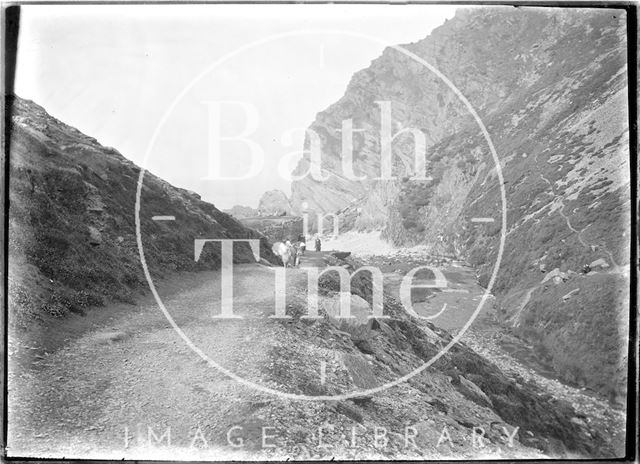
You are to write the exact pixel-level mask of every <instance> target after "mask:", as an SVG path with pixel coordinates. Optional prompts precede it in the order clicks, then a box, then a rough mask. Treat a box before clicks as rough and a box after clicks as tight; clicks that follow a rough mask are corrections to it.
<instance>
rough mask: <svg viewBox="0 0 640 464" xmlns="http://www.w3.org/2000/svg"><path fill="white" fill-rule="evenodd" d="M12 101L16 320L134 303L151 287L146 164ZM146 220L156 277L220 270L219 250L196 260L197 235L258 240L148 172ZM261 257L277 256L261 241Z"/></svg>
mask: <svg viewBox="0 0 640 464" xmlns="http://www.w3.org/2000/svg"><path fill="white" fill-rule="evenodd" d="M8 105H9V108H8V111H10V112H11V114H12V118H11V123H12V125H11V135H10V172H9V176H10V192H9V200H10V209H9V267H10V269H9V302H10V308H11V317H10V322H11V323H12V324H18V325H28V324H29V323H31V322H32V321H33V320H34V318H35V319H42V318H47V317H51V316H54V317H56V316H62V315H64V314H66V313H68V312H80V313H81V312H83V310H84V308H87V307H89V306H96V305H97V306H99V305H102V304H103V303H104V302H105V301H109V300H119V301H130V300H131V299H132V296H133V294H134V293H136V292H138V291H140V290H142V289H144V288H146V286H147V283H146V281H145V279H144V276H143V273H142V267H141V264H140V257H139V254H138V247H137V244H136V235H135V215H134V205H135V199H136V188H137V182H138V178H139V174H140V168H139V167H138V166H136V165H135V164H133V163H132V162H130V161H129V160H127V159H126V158H124V157H123V156H122V155H121V154H120V153H118V152H117V151H116V150H114V149H113V148H109V147H103V146H102V145H100V144H99V143H98V142H97V141H96V140H95V139H93V138H91V137H88V136H86V135H84V134H82V133H80V132H79V131H78V130H76V129H74V128H73V127H70V126H67V125H66V124H64V123H62V122H60V121H58V120H57V119H55V118H53V117H51V116H50V115H49V114H47V112H46V111H45V110H44V109H43V108H41V107H40V106H38V105H36V104H35V103H33V102H30V101H27V100H23V99H21V98H18V97H15V98H12V99H9V100H8ZM154 215H173V216H175V222H174V221H171V222H164V223H163V222H156V221H153V220H152V216H154ZM140 218H141V227H142V236H143V244H144V247H145V255H146V261H147V263H148V265H149V269H150V272H151V274H152V276H153V277H154V278H162V277H164V276H167V275H169V274H170V273H171V272H174V271H185V270H187V271H196V270H200V269H213V268H215V267H217V266H219V263H220V259H219V249H216V248H215V247H214V246H211V247H207V248H206V249H205V252H204V253H203V256H202V258H201V259H200V261H199V262H197V263H196V262H195V261H194V255H193V247H194V241H193V240H194V238H198V237H201V238H260V237H262V236H261V235H259V234H258V233H257V232H254V231H252V230H250V229H247V228H246V227H244V226H243V225H241V224H240V223H239V222H237V221H236V220H235V219H233V218H231V217H230V216H229V215H227V214H224V213H222V212H220V211H219V210H218V209H216V207H215V206H214V205H212V204H209V203H206V202H204V201H202V200H201V199H200V197H199V196H198V195H197V194H195V193H193V192H188V191H186V190H182V189H179V188H176V187H173V186H171V185H170V184H168V183H167V182H164V181H163V180H162V179H160V178H158V177H156V176H154V175H153V174H151V173H146V174H145V176H144V184H143V190H142V198H141V215H140ZM176 224H179V227H176ZM260 253H261V256H262V257H265V258H267V259H273V255H272V254H271V251H270V249H269V246H267V243H266V241H265V240H264V239H263V243H262V247H261V252H260ZM235 258H236V260H237V261H238V262H246V261H252V260H253V256H252V253H251V250H250V249H249V247H248V246H238V248H237V250H235Z"/></svg>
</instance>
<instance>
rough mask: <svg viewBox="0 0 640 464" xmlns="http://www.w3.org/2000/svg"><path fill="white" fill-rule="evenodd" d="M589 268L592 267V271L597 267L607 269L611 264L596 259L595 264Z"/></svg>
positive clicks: (602, 259)
mask: <svg viewBox="0 0 640 464" xmlns="http://www.w3.org/2000/svg"><path fill="white" fill-rule="evenodd" d="M589 267H591V269H595V268H597V267H599V268H601V269H606V268H608V267H609V263H607V262H606V261H605V260H604V258H600V259H596V260H595V261H594V262H592V263H591V264H589Z"/></svg>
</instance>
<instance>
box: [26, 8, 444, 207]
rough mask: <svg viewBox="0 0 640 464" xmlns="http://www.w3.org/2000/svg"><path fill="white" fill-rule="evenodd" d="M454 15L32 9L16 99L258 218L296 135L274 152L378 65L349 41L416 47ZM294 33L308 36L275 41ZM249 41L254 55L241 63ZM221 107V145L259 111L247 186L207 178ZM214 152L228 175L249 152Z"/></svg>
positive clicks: (233, 147) (298, 145)
mask: <svg viewBox="0 0 640 464" xmlns="http://www.w3.org/2000/svg"><path fill="white" fill-rule="evenodd" d="M454 12H455V8H454V7H453V6H441V5H410V6H407V5H299V4H298V5H100V6H95V5H84V6H76V5H27V6H23V7H22V12H21V19H22V24H21V29H20V38H19V42H18V46H19V49H18V64H17V76H16V86H15V88H16V93H17V94H18V95H19V96H21V97H23V98H27V99H30V100H33V101H35V102H36V103H38V104H40V105H42V106H43V107H44V108H45V109H46V110H47V111H48V112H49V113H50V114H51V115H53V116H54V117H56V118H58V119H60V120H62V121H63V122H65V123H67V124H70V125H72V126H74V127H77V128H78V129H79V130H81V131H82V132H84V133H86V134H87V135H90V136H92V137H95V138H97V139H98V141H99V142H100V143H102V144H103V145H107V146H112V147H114V148H116V149H117V150H118V151H120V152H121V153H122V154H123V155H124V156H126V157H127V158H129V159H131V160H132V161H134V162H135V163H136V164H138V165H141V166H144V167H146V168H147V169H149V170H150V171H151V172H153V173H154V174H156V175H158V176H160V177H162V178H164V179H166V180H168V181H169V182H171V183H172V184H174V185H176V186H179V187H183V188H188V189H190V190H194V191H197V192H198V193H200V194H201V195H202V197H203V199H205V200H207V201H210V202H212V203H214V204H215V205H216V206H218V207H219V208H229V207H231V206H233V205H235V204H244V205H248V206H253V207H255V206H257V203H258V200H259V198H260V196H261V195H262V193H263V192H264V191H266V190H271V189H274V188H278V189H281V190H283V191H284V192H285V193H287V194H289V193H290V182H289V181H288V180H286V179H283V178H282V177H281V176H280V175H279V174H278V162H279V161H280V160H281V159H282V157H283V156H285V155H286V154H288V153H291V152H294V151H300V150H301V149H302V138H303V132H302V131H298V132H296V133H294V136H293V139H292V140H291V142H292V143H291V144H290V145H284V144H283V143H282V135H283V133H285V132H287V131H290V130H292V129H295V128H306V127H308V126H309V125H310V123H311V122H312V121H313V120H314V118H315V115H316V114H317V113H318V112H320V111H322V110H324V109H325V108H327V107H328V106H329V105H331V104H332V103H334V102H335V101H337V100H338V99H339V98H340V97H341V96H342V95H343V94H344V91H345V89H346V86H347V84H348V82H349V80H350V78H351V76H352V75H353V74H354V72H356V71H358V70H360V69H362V68H366V67H367V66H368V65H369V64H370V62H371V60H373V59H375V58H376V57H378V56H379V55H380V54H381V53H382V50H383V49H384V45H382V44H381V43H379V42H376V41H372V40H369V39H365V38H362V37H354V36H352V35H349V33H355V34H356V35H357V34H363V35H366V36H373V37H376V38H378V39H380V40H383V41H385V42H386V43H388V44H405V43H410V42H415V41H418V40H420V39H423V38H424V37H426V36H427V35H429V33H430V32H431V30H432V29H434V28H435V27H437V26H439V25H441V24H442V23H444V22H445V20H446V19H448V18H451V17H452V16H453V14H454ZM319 30H323V31H325V32H321V31H319ZM328 30H332V31H343V32H341V33H337V32H326V31H328ZM292 31H305V32H302V33H297V34H295V35H289V36H286V35H285V36H283V35H284V34H287V33H291V32H292ZM314 31H315V32H314ZM275 35H279V37H275V38H274V37H272V36H275ZM254 42H262V43H258V44H254V45H253V46H250V47H245V48H244V49H241V50H239V51H238V49H240V48H241V47H244V46H246V45H248V44H252V43H254ZM234 52H236V53H235V54H234ZM229 54H232V56H229V57H227V59H225V60H224V61H223V62H221V63H219V64H218V65H216V66H215V67H213V68H212V69H210V70H209V72H205V71H206V70H207V69H208V68H211V67H212V65H213V64H214V63H216V62H217V61H219V60H220V59H221V58H223V57H225V56H227V55H229ZM199 75H200V78H199V79H197V78H198V76H199ZM181 94H182V95H181ZM179 96H180V98H178V97H179ZM177 98H178V99H177ZM176 99H177V100H176ZM221 100H233V101H241V102H243V104H244V107H241V106H240V105H238V104H224V105H223V106H222V107H221V111H222V112H221V119H222V124H221V128H222V129H221V130H222V132H221V135H222V136H226V135H229V136H231V135H235V134H239V133H240V132H242V131H243V130H245V129H246V128H247V123H248V122H250V121H249V120H248V115H247V113H246V111H245V109H244V108H245V107H251V108H254V109H255V113H256V115H257V119H256V124H255V126H256V127H255V131H253V130H252V131H251V132H252V133H251V134H250V135H249V136H248V137H249V138H250V139H251V140H253V141H254V142H255V143H256V144H257V145H258V146H259V147H260V150H261V151H262V152H263V154H264V160H265V166H264V168H263V169H262V170H261V171H260V173H258V174H257V175H255V176H253V177H252V178H251V179H247V180H240V181H238V180H235V181H233V180H227V181H224V180H216V181H211V180H206V179H205V178H206V177H207V172H208V166H209V147H210V146H211V145H210V143H209V140H210V138H209V134H210V132H211V131H210V128H211V127H212V125H211V119H210V117H209V115H210V113H209V109H210V107H211V104H209V103H207V102H212V101H213V102H216V101H221ZM174 103H175V104H174ZM172 105H173V107H172ZM171 107H172V109H171V111H170V112H169V113H167V112H168V110H169V109H170V108H171ZM165 115H166V118H165V119H164V121H163V118H164V117H165ZM156 132H157V138H156V141H155V143H154V144H153V147H152V148H151V150H150V151H149V157H148V159H147V160H146V162H145V153H146V152H147V149H148V147H149V145H150V142H151V140H152V137H153V135H154V133H156ZM220 147H221V149H222V152H221V166H222V169H223V172H222V174H223V175H226V176H229V177H231V176H240V175H242V174H243V172H246V171H247V169H248V168H247V167H246V166H247V163H248V161H249V159H250V153H249V149H248V147H247V146H246V144H244V143H242V142H237V141H235V142H233V141H232V142H223V143H222V144H221V145H220Z"/></svg>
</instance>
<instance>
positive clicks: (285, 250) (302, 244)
mask: <svg viewBox="0 0 640 464" xmlns="http://www.w3.org/2000/svg"><path fill="white" fill-rule="evenodd" d="M321 249H322V241H321V240H320V237H316V239H315V250H316V251H321ZM306 250H307V237H305V236H304V235H303V234H300V235H299V236H298V240H297V241H296V242H295V243H292V242H291V238H289V237H287V239H286V240H285V241H284V243H282V242H276V243H274V244H273V247H272V251H273V253H274V254H275V255H277V256H280V259H281V260H282V264H283V266H284V267H297V266H298V265H299V264H300V257H301V256H303V255H304V253H305V251H306Z"/></svg>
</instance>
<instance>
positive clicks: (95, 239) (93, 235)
mask: <svg viewBox="0 0 640 464" xmlns="http://www.w3.org/2000/svg"><path fill="white" fill-rule="evenodd" d="M89 243H90V244H91V245H94V246H97V245H101V244H102V234H101V233H100V231H99V230H98V229H96V228H95V227H93V226H89Z"/></svg>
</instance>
